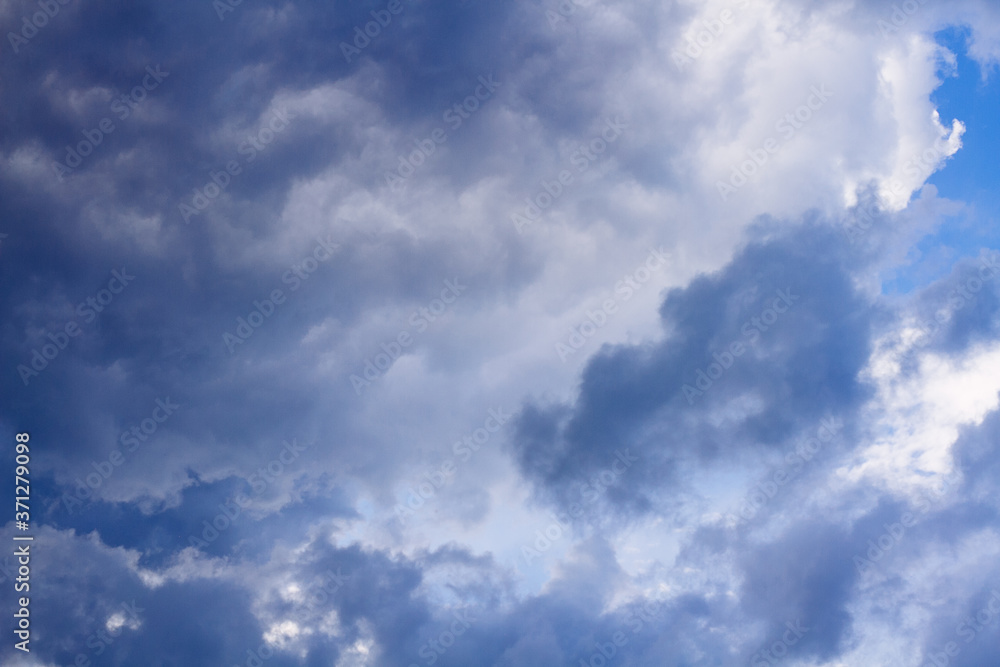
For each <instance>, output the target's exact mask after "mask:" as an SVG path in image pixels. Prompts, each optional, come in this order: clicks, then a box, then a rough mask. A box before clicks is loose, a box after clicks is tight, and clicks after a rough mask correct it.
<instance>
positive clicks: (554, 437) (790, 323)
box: [515, 225, 872, 507]
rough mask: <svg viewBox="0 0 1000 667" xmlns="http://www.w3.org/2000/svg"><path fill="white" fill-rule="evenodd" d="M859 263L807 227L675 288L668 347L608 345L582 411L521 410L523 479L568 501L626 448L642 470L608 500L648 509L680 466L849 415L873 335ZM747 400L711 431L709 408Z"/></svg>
mask: <svg viewBox="0 0 1000 667" xmlns="http://www.w3.org/2000/svg"><path fill="white" fill-rule="evenodd" d="M853 261H855V260H853V259H852V257H851V255H850V254H849V250H848V248H847V247H846V244H845V242H844V239H843V236H840V235H838V233H837V232H836V231H834V230H831V229H830V228H824V227H821V226H818V225H806V226H804V227H802V228H800V229H798V230H797V231H795V232H793V233H791V234H788V235H787V236H779V237H777V238H771V239H766V240H758V241H752V242H751V243H749V244H748V245H747V247H746V248H744V249H743V250H742V251H741V252H740V253H739V254H738V255H737V256H736V257H735V258H734V260H733V261H732V263H731V264H730V265H728V266H727V267H725V268H724V269H723V270H721V271H719V272H718V273H717V274H714V275H709V276H701V277H699V278H696V279H695V280H694V281H692V283H691V284H690V286H688V287H686V288H683V289H675V290H673V291H671V292H670V293H669V294H667V295H666V298H665V300H664V302H663V305H662V307H661V309H660V315H661V317H662V319H663V326H664V329H665V337H664V339H663V340H662V341H661V342H659V343H657V344H655V345H652V346H649V345H647V346H634V347H629V346H618V347H606V348H604V349H602V350H601V351H600V352H599V353H598V354H596V355H595V356H594V357H593V358H592V359H591V360H590V362H589V363H588V365H587V368H586V370H585V371H584V373H583V376H582V383H581V386H580V391H579V396H578V398H577V400H576V403H575V405H573V406H572V407H569V406H556V407H541V406H535V405H530V406H529V407H528V408H527V409H526V410H525V412H524V415H523V416H522V418H521V426H520V429H521V430H520V433H519V440H518V443H517V445H516V446H515V453H516V455H517V459H518V462H519V464H520V465H521V468H522V471H523V472H524V473H525V474H526V475H527V476H528V477H529V478H532V479H534V480H535V481H536V482H538V483H539V484H540V485H542V486H543V487H547V488H550V489H551V490H553V491H554V492H556V493H557V494H559V495H560V496H563V497H565V495H566V494H568V493H569V492H570V491H571V489H572V487H573V486H578V485H579V482H580V481H583V480H586V478H587V477H588V476H590V475H591V474H593V473H595V472H597V471H599V470H600V469H601V468H603V467H606V466H607V465H609V464H610V462H611V459H612V458H613V457H614V452H615V450H616V449H624V448H626V447H627V448H630V449H631V451H632V453H633V454H634V455H635V456H638V457H639V459H640V460H641V461H642V463H641V465H639V466H637V467H636V468H637V469H636V470H635V471H634V472H631V473H630V478H629V481H628V484H626V485H622V486H620V487H615V488H614V489H612V490H610V491H609V498H610V499H611V500H612V501H613V502H615V503H622V504H638V506H640V507H641V506H643V504H644V503H645V502H647V500H648V498H649V497H650V494H651V492H653V491H654V490H656V489H663V488H664V487H665V485H666V486H667V487H669V484H670V481H669V480H670V475H671V474H672V471H673V470H674V469H675V466H676V465H677V464H678V463H680V462H684V461H691V460H695V461H703V462H705V463H711V462H712V461H714V460H717V459H718V458H720V457H728V456H731V455H733V454H738V453H739V452H740V451H741V450H746V449H753V448H755V447H771V448H775V447H782V446H783V445H784V444H785V443H787V442H788V441H789V440H790V439H791V438H793V437H795V436H796V435H799V434H802V433H803V432H804V431H805V430H806V429H808V428H813V429H815V425H816V424H818V423H819V422H820V420H821V419H822V418H823V417H824V416H826V415H830V414H833V415H836V414H840V413H850V412H851V411H853V410H854V409H855V408H856V407H857V406H858V405H859V404H860V403H861V402H862V401H863V400H864V399H865V398H866V397H868V396H869V390H868V389H867V388H866V387H865V386H864V385H863V384H862V383H861V382H860V380H859V379H858V378H857V374H858V371H859V370H860V369H861V368H862V367H863V366H864V364H865V363H866V362H867V360H868V355H869V352H870V336H871V327H872V321H871V319H872V309H871V305H870V304H869V303H868V302H867V300H866V299H865V298H864V297H863V296H861V295H860V294H859V293H857V292H856V291H855V289H854V287H853V285H852V281H851V277H850V273H849V272H848V267H849V266H850V265H851V263H852V262H853ZM774 307H777V309H778V310H781V311H782V312H780V313H778V312H776V311H775V310H772V308H774ZM768 311H770V312H768ZM761 318H763V319H761ZM719 371H722V373H721V375H719V374H718V372H719ZM710 374H711V377H710ZM747 396H752V397H754V398H755V399H756V400H759V401H760V406H759V407H758V408H755V409H754V410H753V411H752V413H751V414H747V415H745V416H741V417H739V418H738V419H735V420H733V421H732V422H731V423H728V424H719V425H714V424H713V421H714V420H713V419H712V417H713V413H714V412H715V411H717V410H720V409H722V408H724V407H725V406H726V405H727V403H730V402H731V401H734V400H738V399H740V398H741V397H747ZM810 435H811V434H810Z"/></svg>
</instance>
